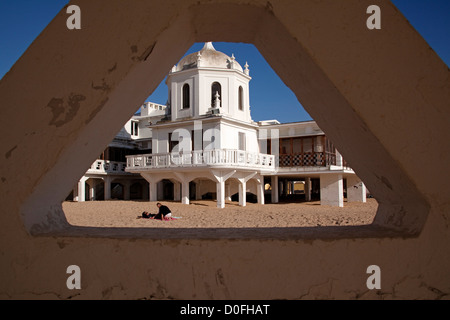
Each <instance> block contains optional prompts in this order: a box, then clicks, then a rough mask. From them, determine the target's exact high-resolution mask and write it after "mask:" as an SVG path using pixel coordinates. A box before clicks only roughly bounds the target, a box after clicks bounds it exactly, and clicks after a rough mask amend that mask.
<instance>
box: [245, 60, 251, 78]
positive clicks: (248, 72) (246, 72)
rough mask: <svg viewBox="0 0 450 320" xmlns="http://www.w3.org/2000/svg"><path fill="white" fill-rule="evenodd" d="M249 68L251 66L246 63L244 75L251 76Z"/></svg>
mask: <svg viewBox="0 0 450 320" xmlns="http://www.w3.org/2000/svg"><path fill="white" fill-rule="evenodd" d="M248 67H249V65H248V63H247V62H245V66H244V68H245V69H244V73H245V74H246V75H249V74H250V70H249V69H248Z"/></svg>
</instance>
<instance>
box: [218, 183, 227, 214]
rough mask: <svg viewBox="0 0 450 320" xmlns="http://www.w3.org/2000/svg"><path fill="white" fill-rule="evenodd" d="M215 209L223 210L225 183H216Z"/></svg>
mask: <svg viewBox="0 0 450 320" xmlns="http://www.w3.org/2000/svg"><path fill="white" fill-rule="evenodd" d="M216 193H217V208H225V181H220V182H217V183H216Z"/></svg>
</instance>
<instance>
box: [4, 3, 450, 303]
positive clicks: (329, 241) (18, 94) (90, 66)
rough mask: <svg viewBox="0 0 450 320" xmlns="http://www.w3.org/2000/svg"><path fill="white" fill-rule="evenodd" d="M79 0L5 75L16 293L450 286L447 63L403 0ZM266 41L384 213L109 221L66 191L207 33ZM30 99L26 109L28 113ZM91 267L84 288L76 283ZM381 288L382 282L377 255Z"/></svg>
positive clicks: (214, 37)
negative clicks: (325, 223) (365, 219)
mask: <svg viewBox="0 0 450 320" xmlns="http://www.w3.org/2000/svg"><path fill="white" fill-rule="evenodd" d="M377 2H378V5H379V6H380V8H381V11H382V29H381V30H368V29H367V28H366V19H367V17H368V16H367V14H366V9H367V7H368V6H369V5H371V4H372V3H371V1H360V0H346V1H334V0H328V1H325V0H324V1H314V2H310V1H304V2H303V1H302V2H301V1H286V0H272V1H259V0H253V1H250V0H247V1H244V0H227V1H222V0H211V1H197V0H195V1H194V0H182V1H181V0H166V1H134V2H133V5H130V4H129V3H127V2H123V1H117V2H116V1H109V2H108V3H107V5H106V4H104V3H100V2H93V1H77V3H76V4H77V5H78V6H80V8H81V12H82V29H81V30H68V29H67V28H66V19H67V17H68V15H67V14H66V13H65V10H63V11H61V13H60V14H59V15H58V16H57V17H56V18H55V19H54V20H53V21H52V22H51V23H50V25H49V26H48V27H47V28H46V30H45V31H44V32H43V33H42V34H41V35H40V36H39V37H38V39H36V41H35V42H34V43H33V44H32V45H31V46H30V48H29V49H28V50H27V52H26V53H25V54H24V55H23V56H22V57H21V59H20V60H19V61H18V62H17V63H16V65H15V66H14V67H13V68H12V69H11V71H10V72H9V73H8V74H7V75H6V76H5V77H4V78H3V79H2V80H1V82H0V97H1V100H2V107H1V117H0V121H1V124H0V128H1V130H2V131H1V133H2V134H1V135H0V136H1V138H0V139H1V145H2V150H3V153H2V155H1V166H0V195H1V202H2V206H1V215H0V224H1V226H2V231H1V232H0V239H1V240H0V256H1V259H0V272H1V275H0V297H1V298H31V299H39V298H57V299H59V298H60V299H67V298H82V299H91V298H95V299H101V298H109V299H114V298H127V299H139V298H156V299H160V298H164V299H166V298H173V299H190V298H195V299H206V298H214V299H227V298H230V299H240V298H242V299H299V298H327V299H331V298H340V299H347V298H348V299H352V298H368V299H380V298H388V299H394V298H429V299H440V298H448V297H449V293H450V275H449V271H448V270H450V250H448V249H449V248H448V246H449V245H448V244H449V241H450V237H449V236H450V232H449V218H450V217H449V214H450V202H449V201H448V191H449V190H450V186H449V184H450V179H449V174H448V171H446V169H447V166H448V163H450V161H449V160H450V159H449V157H450V153H448V150H449V141H448V139H447V136H448V130H449V129H448V123H450V119H449V118H450V109H449V108H448V101H450V80H449V70H448V68H447V67H446V66H445V64H444V63H443V62H442V61H441V60H440V59H439V58H438V57H437V55H436V54H435V53H434V52H433V51H432V50H431V49H430V48H429V47H428V45H427V44H426V43H425V41H424V40H423V39H422V38H421V37H420V36H419V35H418V34H417V33H416V32H415V31H414V30H413V28H412V27H411V26H410V25H409V24H408V22H407V21H406V20H405V19H404V17H403V16H402V15H401V14H400V13H399V12H398V11H397V9H396V8H395V7H394V6H393V5H392V4H391V3H390V2H389V1H377ZM200 41H233V42H249V43H254V44H255V45H256V46H257V48H258V49H259V50H260V52H261V53H262V54H263V55H264V57H265V58H266V59H267V61H268V62H269V63H270V64H271V66H272V67H273V68H274V69H275V70H276V72H277V73H278V75H279V76H280V77H281V78H282V79H283V81H284V82H285V83H286V84H287V85H288V86H289V87H290V88H291V89H292V90H293V91H294V93H295V94H296V95H297V97H298V99H299V100H300V102H301V103H302V104H303V105H304V107H305V108H306V109H307V111H308V112H309V113H310V114H311V116H312V117H313V118H314V119H315V120H316V121H317V123H318V125H319V126H320V127H321V128H322V129H323V130H324V131H325V132H326V133H327V135H328V136H329V137H330V138H331V139H332V140H333V141H334V143H335V144H336V146H337V148H338V149H339V150H340V152H341V153H342V154H343V156H344V157H345V158H346V159H347V160H348V161H349V162H350V165H351V166H352V167H353V168H354V169H355V171H356V172H357V174H358V176H359V177H361V178H362V180H363V181H364V182H365V184H366V185H367V187H368V188H369V190H371V192H372V193H373V194H374V195H375V197H376V198H377V200H378V201H379V203H380V209H379V212H378V214H377V217H376V219H375V222H374V225H372V226H369V227H365V228H342V229H336V228H334V229H326V228H322V229H317V230H311V229H308V230H282V229H270V230H261V231H259V232H258V233H254V232H250V231H248V230H247V231H246V230H243V231H242V232H237V231H236V230H234V231H231V230H221V231H220V232H219V231H218V232H215V231H214V230H209V231H207V230H199V231H195V230H184V231H179V230H178V231H177V233H175V232H171V231H167V229H165V230H164V232H163V231H161V232H157V233H154V234H148V233H145V231H144V230H135V231H133V230H123V229H118V230H94V229H89V228H72V227H70V226H68V224H67V223H66V220H65V217H64V214H63V212H62V209H61V201H62V199H64V198H65V196H66V195H67V193H68V192H69V191H70V190H71V188H72V187H73V185H74V184H75V183H76V181H77V180H78V179H79V177H80V176H81V175H82V174H83V173H84V171H85V170H86V168H87V167H88V166H89V165H90V164H91V163H92V162H93V160H94V159H95V158H96V156H97V155H98V154H99V153H100V152H101V150H102V149H103V147H104V146H105V145H106V144H107V143H108V142H109V141H110V140H111V139H112V138H113V137H114V135H115V134H116V132H117V130H118V128H120V127H121V126H122V125H123V123H125V122H126V121H127V120H128V118H129V117H130V115H131V114H133V112H134V111H135V108H136V106H139V105H141V104H142V102H143V101H144V100H145V99H146V97H148V96H149V94H150V93H151V92H152V91H153V90H154V89H155V88H156V87H157V85H158V84H159V83H160V81H161V80H162V79H163V78H164V76H165V74H166V73H167V71H168V70H170V68H171V67H172V66H173V65H174V64H175V63H176V62H177V61H178V60H179V58H180V57H181V56H182V55H183V54H184V52H185V51H186V50H187V49H188V48H189V47H190V45H191V44H192V43H194V42H200ZM18 110H22V112H21V114H20V115H18V114H17V113H18ZM73 264H75V265H78V266H79V267H80V268H81V278H82V281H81V282H82V283H81V286H82V289H81V290H69V289H68V288H67V287H66V280H67V277H68V275H67V274H66V268H67V267H68V266H69V265H73ZM373 264H375V265H378V266H379V267H380V268H381V290H369V289H368V288H367V287H366V280H367V277H368V275H367V274H366V269H367V267H368V266H369V265H373Z"/></svg>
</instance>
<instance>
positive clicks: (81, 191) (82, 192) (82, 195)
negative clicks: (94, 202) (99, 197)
mask: <svg viewBox="0 0 450 320" xmlns="http://www.w3.org/2000/svg"><path fill="white" fill-rule="evenodd" d="M87 179H88V178H87V177H82V178H81V179H80V181H78V202H83V201H86V180H87Z"/></svg>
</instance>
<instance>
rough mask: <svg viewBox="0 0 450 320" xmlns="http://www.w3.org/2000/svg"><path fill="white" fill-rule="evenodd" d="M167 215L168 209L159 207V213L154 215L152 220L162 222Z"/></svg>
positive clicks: (162, 206)
mask: <svg viewBox="0 0 450 320" xmlns="http://www.w3.org/2000/svg"><path fill="white" fill-rule="evenodd" d="M169 213H171V211H170V209H169V208H168V207H167V206H164V205H161V206H160V207H159V212H158V214H156V215H155V217H154V219H160V220H162V219H163V218H164V217H165V216H166V215H167V214H169Z"/></svg>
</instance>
